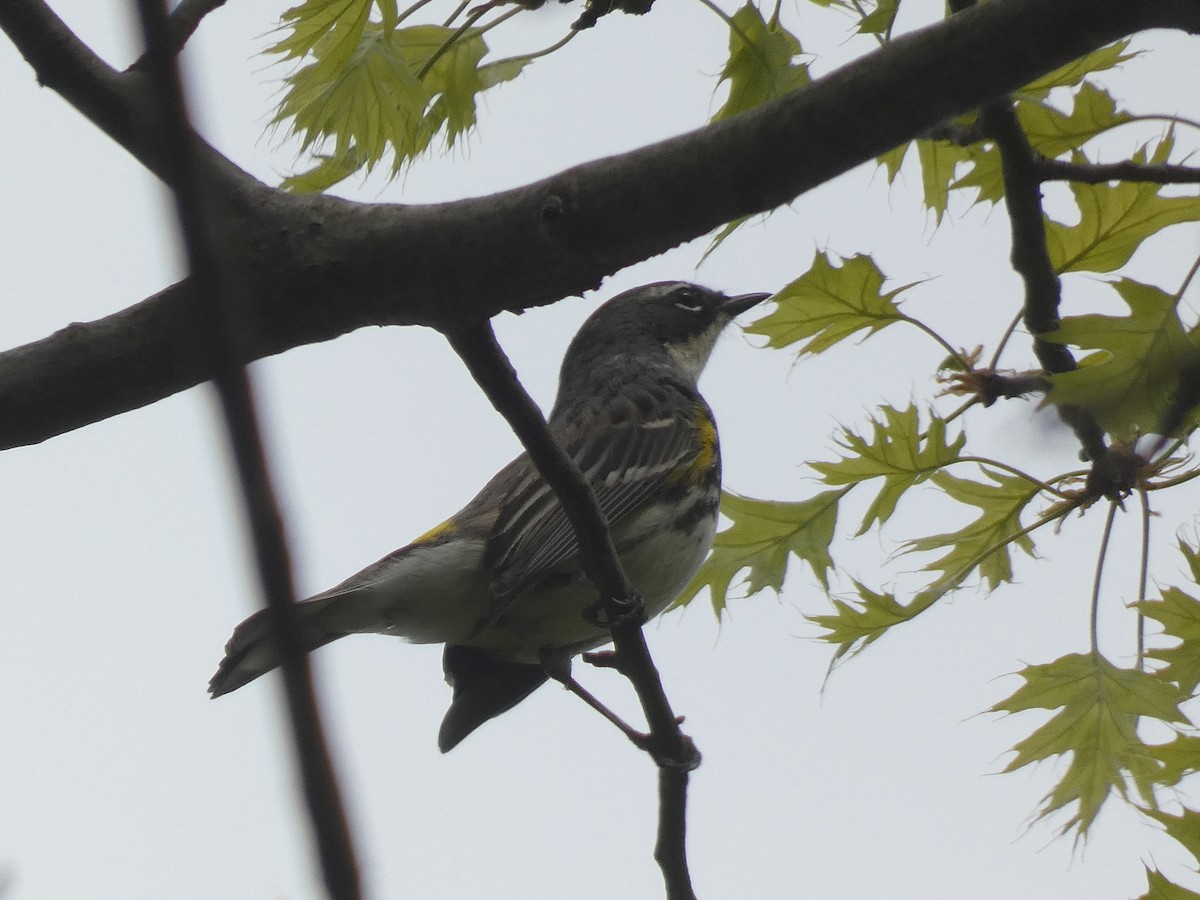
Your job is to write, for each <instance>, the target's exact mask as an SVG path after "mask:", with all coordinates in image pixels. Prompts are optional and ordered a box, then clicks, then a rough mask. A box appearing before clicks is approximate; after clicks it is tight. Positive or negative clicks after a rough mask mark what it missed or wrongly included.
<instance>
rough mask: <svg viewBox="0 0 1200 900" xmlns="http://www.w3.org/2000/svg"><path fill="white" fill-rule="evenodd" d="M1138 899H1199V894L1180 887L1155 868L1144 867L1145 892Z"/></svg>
mask: <svg viewBox="0 0 1200 900" xmlns="http://www.w3.org/2000/svg"><path fill="white" fill-rule="evenodd" d="M1138 900H1200V894H1197V893H1196V892H1195V891H1189V890H1188V889H1187V888H1184V887H1180V886H1179V885H1177V884H1175V882H1173V881H1171V880H1169V879H1168V878H1167V876H1166V875H1164V874H1163V873H1162V872H1159V871H1158V870H1156V869H1151V868H1150V867H1149V866H1147V867H1146V893H1144V894H1142V896H1140V897H1138Z"/></svg>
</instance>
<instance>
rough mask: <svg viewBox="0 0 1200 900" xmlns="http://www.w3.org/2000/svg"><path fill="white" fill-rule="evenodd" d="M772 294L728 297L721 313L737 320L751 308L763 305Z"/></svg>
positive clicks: (722, 305)
mask: <svg viewBox="0 0 1200 900" xmlns="http://www.w3.org/2000/svg"><path fill="white" fill-rule="evenodd" d="M771 296H773V295H772V294H763V293H757V294H738V295H737V296H736V297H727V298H725V300H724V302H723V303H722V304H721V312H722V313H724V314H725V315H726V316H727V317H729V318H730V319H733V318H736V317H737V316H740V315H741V314H742V313H744V312H745V311H746V310H748V309H749V308H750V307H752V306H754V305H756V304H759V303H762V302H763V301H764V300H766V299H767V298H768V297H771Z"/></svg>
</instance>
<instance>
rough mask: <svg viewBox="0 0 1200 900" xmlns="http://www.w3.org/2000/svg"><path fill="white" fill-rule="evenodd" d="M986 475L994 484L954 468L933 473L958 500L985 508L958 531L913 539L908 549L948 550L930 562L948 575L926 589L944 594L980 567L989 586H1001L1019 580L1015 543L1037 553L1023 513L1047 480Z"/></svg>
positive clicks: (926, 550) (1029, 551) (1031, 552)
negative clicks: (1038, 481)
mask: <svg viewBox="0 0 1200 900" xmlns="http://www.w3.org/2000/svg"><path fill="white" fill-rule="evenodd" d="M985 474H986V475H987V477H988V478H990V479H991V482H992V483H991V484H988V483H986V482H979V481H971V480H970V479H967V478H958V477H956V476H954V475H951V474H950V473H948V472H938V473H936V474H935V475H934V476H933V478H932V480H933V482H934V484H936V485H937V486H938V487H940V488H941V489H942V490H943V491H945V492H946V493H947V494H948V495H949V496H950V497H951V498H952V499H954V500H956V501H958V502H959V503H966V504H969V505H971V506H976V507H978V508H979V509H980V510H981V511H982V512H981V513H980V515H979V517H978V518H977V519H975V520H974V521H973V522H971V523H969V524H968V525H966V526H964V527H963V528H960V529H959V530H958V531H950V532H946V533H945V534H937V535H932V536H931V537H924V538H918V539H917V540H913V541H908V542H907V544H906V552H929V551H934V550H941V549H943V548H947V549H948V552H947V553H945V554H944V555H943V556H941V557H940V558H939V559H937V560H936V561H935V562H931V563H930V564H929V565H927V566H925V567H924V569H925V571H927V572H928V571H940V572H941V573H942V574H941V576H940V577H939V578H938V579H937V580H936V581H934V583H933V584H931V585H930V586H929V587H928V588H927V589H926V591H923V592H922V594H924V593H926V592H930V593H936V594H937V596H941V595H943V594H945V593H946V592H947V591H949V590H953V589H954V588H956V587H958V586H959V585H960V584H962V582H963V581H964V580H966V579H967V578H968V577H970V575H971V573H972V572H975V571H976V570H978V572H979V574H980V576H981V577H982V578H983V580H984V581H985V582H987V586H988V590H995V589H996V588H997V587H998V586H999V585H1000V584H1001V583H1002V582H1009V581H1012V579H1013V570H1012V548H1013V546H1016V547H1019V548H1020V549H1021V550H1024V551H1025V552H1026V553H1028V554H1029V555H1031V556H1032V555H1033V541H1032V540H1030V538H1029V536H1028V535H1025V534H1022V530H1023V527H1022V525H1021V513H1022V512H1023V511H1024V509H1025V507H1026V506H1028V505H1029V503H1030V501H1032V500H1033V499H1034V498H1035V497H1037V496H1038V494H1039V493H1041V485H1038V484H1036V483H1034V482H1032V481H1030V480H1029V479H1027V478H1021V477H1018V476H1016V475H1005V474H1001V473H998V472H992V471H987V472H986V473H985Z"/></svg>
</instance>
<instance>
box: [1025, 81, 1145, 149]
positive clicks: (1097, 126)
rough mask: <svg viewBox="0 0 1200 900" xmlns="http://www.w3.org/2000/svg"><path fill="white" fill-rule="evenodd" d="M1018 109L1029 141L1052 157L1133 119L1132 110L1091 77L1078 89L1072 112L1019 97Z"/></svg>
mask: <svg viewBox="0 0 1200 900" xmlns="http://www.w3.org/2000/svg"><path fill="white" fill-rule="evenodd" d="M1016 113H1017V119H1018V120H1019V121H1020V123H1021V127H1022V128H1023V129H1024V130H1025V136H1026V137H1027V138H1028V139H1029V143H1030V144H1031V145H1032V146H1033V148H1034V149H1035V150H1037V151H1038V152H1039V153H1041V154H1042V155H1043V156H1048V157H1050V158H1053V157H1056V156H1059V155H1061V154H1063V153H1066V152H1067V151H1068V150H1076V149H1078V148H1079V147H1082V146H1083V145H1084V144H1086V143H1087V142H1088V141H1090V140H1091V139H1092V138H1094V137H1096V136H1097V135H1099V134H1102V133H1103V132H1105V131H1108V130H1109V129H1110V128H1113V127H1115V126H1117V125H1120V124H1122V123H1124V122H1129V121H1132V119H1133V116H1131V115H1130V114H1129V113H1127V112H1124V111H1122V110H1118V109H1117V104H1116V101H1115V100H1113V98H1112V96H1111V95H1109V93H1108V91H1106V90H1104V89H1103V88H1100V87H1097V86H1096V85H1094V84H1092V83H1091V82H1089V81H1085V82H1084V83H1083V84H1082V85H1080V87H1079V90H1078V91H1076V93H1075V95H1074V106H1073V108H1072V110H1071V112H1070V113H1069V114H1068V113H1063V112H1060V111H1059V110H1057V109H1055V108H1054V107H1053V106H1051V105H1050V104H1049V103H1046V102H1044V101H1041V102H1034V101H1030V100H1022V101H1019V102H1018V103H1017V104H1016Z"/></svg>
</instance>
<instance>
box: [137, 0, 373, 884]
mask: <svg viewBox="0 0 1200 900" xmlns="http://www.w3.org/2000/svg"><path fill="white" fill-rule="evenodd" d="M136 5H137V8H138V11H139V13H140V14H141V20H142V30H143V33H144V35H145V40H146V46H147V51H146V55H145V57H144V60H145V68H146V70H147V72H148V74H149V76H150V78H151V79H152V86H153V88H154V90H153V92H152V94H153V96H154V99H155V100H156V103H157V111H158V114H159V120H160V121H161V123H162V125H163V128H162V133H161V137H160V140H161V142H162V147H161V156H162V158H163V159H165V160H169V161H170V163H169V165H170V167H171V168H170V170H169V177H168V179H167V180H168V182H169V183H170V184H172V185H173V186H174V189H175V204H176V211H177V214H178V217H179V223H180V227H181V230H182V232H183V238H184V243H185V246H186V250H187V257H188V264H189V268H190V270H191V272H192V280H193V283H194V288H195V291H194V293H193V295H192V298H191V299H192V303H191V312H192V318H193V321H194V322H195V324H196V325H197V330H198V331H199V340H196V341H195V344H194V346H195V347H196V349H197V350H198V351H199V352H202V353H203V354H204V355H205V356H206V357H207V361H208V364H209V366H210V367H211V369H212V371H213V383H214V385H215V386H216V389H217V393H218V395H219V397H220V400H221V408H222V412H223V413H224V418H225V425H226V429H227V433H228V436H229V440H230V443H231V445H232V448H233V452H234V457H235V460H236V463H237V470H238V476H239V478H240V481H241V486H242V497H243V500H244V502H245V507H246V515H247V518H248V519H249V522H250V531H251V534H252V535H253V538H254V547H255V552H256V556H257V560H258V571H259V578H260V580H261V582H262V589H263V593H264V594H265V596H266V601H267V606H268V607H269V608H270V609H271V611H272V613H273V614H274V616H273V618H274V626H275V631H276V635H275V639H276V641H277V642H278V645H279V653H280V658H281V669H282V671H283V681H284V689H285V693H286V696H287V708H288V713H289V718H290V721H291V726H292V737H293V742H294V745H295V749H296V756H297V759H298V761H299V765H300V770H301V776H302V780H303V784H304V793H305V799H306V800H307V801H308V811H309V816H310V818H311V820H312V827H313V832H314V834H315V836H316V842H317V848H318V851H319V856H320V860H321V865H322V869H323V871H324V875H325V886H326V889H327V890H328V893H329V896H330V897H331V898H334V900H357V898H358V897H360V895H361V894H360V890H359V878H358V866H357V863H356V862H355V856H354V848H353V844H352V841H351V838H350V829H349V825H348V823H347V820H346V813H345V809H344V807H343V804H342V800H341V793H340V790H339V789H338V785H337V780H336V777H335V776H334V773H333V762H332V760H331V758H330V755H329V749H328V746H327V744H326V741H325V735H324V730H323V728H322V727H321V720H320V716H319V713H318V711H317V704H316V696H315V694H314V691H313V684H312V675H311V672H310V671H309V667H308V657H307V654H306V653H305V648H304V647H303V645H302V644H301V641H300V639H299V634H298V631H297V628H296V612H295V603H296V592H295V587H294V583H293V579H292V571H291V562H290V560H289V557H288V550H287V541H286V538H285V536H284V526H283V518H282V516H281V514H280V512H279V506H278V503H277V502H276V499H275V493H274V489H273V488H272V486H271V480H270V476H269V474H268V471H267V464H266V456H265V453H264V451H263V444H262V436H261V434H260V432H259V428H258V419H257V416H256V414H255V411H254V400H253V397H252V394H251V390H250V385H249V382H248V381H247V379H246V376H245V371H244V370H243V369H242V368H241V366H240V365H239V363H238V359H239V356H240V354H239V353H238V352H237V350H236V349H235V345H236V341H237V336H238V334H239V333H240V332H241V329H240V327H239V325H240V323H239V322H238V321H237V320H238V315H237V310H238V306H239V304H238V303H236V302H235V297H236V295H237V286H238V284H239V279H238V278H237V273H236V270H234V269H233V268H232V267H230V266H228V265H227V260H226V259H225V258H223V255H222V253H221V250H220V248H219V247H218V246H217V245H216V242H215V241H214V240H213V239H212V235H213V234H214V232H215V231H216V228H215V227H214V224H213V221H212V218H211V216H210V212H211V211H210V210H209V209H207V208H206V204H205V198H204V194H203V192H202V187H201V182H200V180H199V179H198V178H197V177H196V169H197V167H196V161H195V158H194V156H195V150H196V148H195V145H194V141H193V139H192V132H191V129H190V127H189V124H188V114H187V109H186V107H185V103H184V99H183V90H182V87H181V85H180V82H179V73H178V70H177V69H176V66H175V48H174V47H173V46H171V38H172V35H171V33H170V27H169V23H168V21H167V14H166V8H165V6H164V4H163V0H137V2H136Z"/></svg>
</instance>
